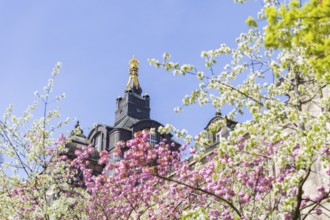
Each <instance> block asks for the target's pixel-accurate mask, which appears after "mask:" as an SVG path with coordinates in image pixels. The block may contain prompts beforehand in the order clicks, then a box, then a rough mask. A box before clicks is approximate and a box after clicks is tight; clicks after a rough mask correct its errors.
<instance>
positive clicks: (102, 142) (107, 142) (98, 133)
mask: <svg viewBox="0 0 330 220" xmlns="http://www.w3.org/2000/svg"><path fill="white" fill-rule="evenodd" d="M129 65H130V68H129V71H128V72H129V75H128V76H129V78H128V82H127V84H126V87H125V89H124V95H123V96H122V97H118V98H117V100H116V110H115V123H114V125H112V126H110V125H104V124H97V125H96V126H95V127H94V128H93V129H92V130H91V131H90V132H89V134H88V135H87V137H86V136H85V135H84V133H83V131H82V130H81V129H80V125H79V122H78V123H77V124H76V126H75V130H76V132H77V133H78V134H77V135H71V138H72V139H71V140H72V141H71V142H70V143H68V144H67V148H69V151H68V154H69V156H70V157H72V158H73V157H75V155H74V150H75V149H76V146H77V145H85V146H86V145H89V144H91V145H93V146H94V147H95V149H96V150H97V151H98V152H101V151H102V150H107V151H108V152H109V153H110V156H111V159H112V160H114V159H115V158H114V157H112V152H113V150H114V148H115V145H116V143H117V142H119V141H127V140H130V139H132V138H133V135H134V133H135V132H138V131H142V130H145V129H147V130H150V129H151V128H153V129H155V130H156V131H157V129H158V128H159V127H160V126H162V124H161V123H160V122H158V121H156V120H153V119H151V118H150V110H151V109H150V96H149V95H148V94H144V95H142V88H141V85H140V82H139V78H138V76H139V73H138V72H139V67H138V65H139V61H138V60H137V59H136V58H135V57H133V58H132V59H131V60H130V61H129ZM164 138H165V139H167V140H168V141H169V142H172V141H173V140H172V135H171V134H166V135H160V134H159V133H157V132H155V133H154V134H151V137H150V139H149V141H150V142H151V143H153V144H155V143H158V142H160V141H161V140H163V139H164ZM178 148H179V144H178V143H176V147H174V148H173V150H177V149H178ZM94 156H95V162H97V159H98V155H97V154H96V155H94ZM92 161H94V160H93V158H92ZM93 170H94V171H97V173H99V172H100V171H101V170H102V169H101V167H97V165H96V163H95V167H94V168H93Z"/></svg>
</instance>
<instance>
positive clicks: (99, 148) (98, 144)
mask: <svg viewBox="0 0 330 220" xmlns="http://www.w3.org/2000/svg"><path fill="white" fill-rule="evenodd" d="M94 146H95V148H96V150H97V151H98V152H101V151H102V134H98V135H97V136H96V137H95V143H94Z"/></svg>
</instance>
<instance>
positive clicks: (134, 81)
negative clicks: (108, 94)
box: [126, 56, 142, 94]
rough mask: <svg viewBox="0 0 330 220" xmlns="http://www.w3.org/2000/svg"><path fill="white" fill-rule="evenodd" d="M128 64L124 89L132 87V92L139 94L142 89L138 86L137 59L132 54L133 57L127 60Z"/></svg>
mask: <svg viewBox="0 0 330 220" xmlns="http://www.w3.org/2000/svg"><path fill="white" fill-rule="evenodd" d="M129 66H130V68H129V79H128V83H127V85H126V91H128V90H130V89H133V91H134V92H136V93H138V94H141V92H142V90H141V88H140V86H139V79H138V75H139V74H138V70H139V68H138V66H139V61H138V60H137V59H136V58H135V56H133V58H132V59H131V60H130V61H129ZM140 90H141V91H140Z"/></svg>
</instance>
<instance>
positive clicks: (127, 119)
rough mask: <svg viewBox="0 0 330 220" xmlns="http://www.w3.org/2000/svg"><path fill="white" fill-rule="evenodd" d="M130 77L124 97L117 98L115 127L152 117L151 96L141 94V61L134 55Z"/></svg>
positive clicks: (129, 124) (130, 62) (123, 126)
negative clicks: (139, 72)
mask: <svg viewBox="0 0 330 220" xmlns="http://www.w3.org/2000/svg"><path fill="white" fill-rule="evenodd" d="M129 65H130V68H129V71H128V72H129V78H128V82H127V85H126V88H125V95H124V97H118V98H117V109H116V116H115V124H114V126H115V127H121V128H128V127H129V126H131V125H132V124H134V123H135V122H137V121H138V120H142V119H150V97H149V95H144V96H141V94H142V88H141V85H140V83H139V78H138V77H139V74H138V71H139V67H138V66H139V61H138V60H137V59H136V58H135V57H133V58H132V59H131V60H130V61H129Z"/></svg>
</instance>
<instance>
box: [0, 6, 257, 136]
mask: <svg viewBox="0 0 330 220" xmlns="http://www.w3.org/2000/svg"><path fill="white" fill-rule="evenodd" d="M259 6H260V3H259V2H258V1H251V2H248V3H247V4H244V5H241V4H235V3H233V1H228V0H226V1H225V0H162V1H159V0H139V1H137V0H118V1H113V0H94V1H92V0H89V1H88V0H56V1H55V0H49V1H47V0H39V1H37V0H29V1H18V0H7V1H5V0H0V64H1V65H0V113H1V115H2V114H3V113H4V110H5V108H6V107H7V106H8V105H9V104H14V105H15V108H16V111H15V113H16V114H17V115H20V114H21V113H22V111H23V109H25V107H26V106H27V105H29V104H31V103H32V102H33V100H35V99H36V97H34V95H33V93H34V91H35V90H42V88H43V86H44V85H45V84H46V83H47V80H48V78H49V77H50V73H51V70H52V68H53V66H54V65H55V64H56V62H57V61H61V62H62V63H63V68H62V71H61V74H60V75H59V76H58V78H57V81H56V82H55V88H56V90H55V92H56V93H61V92H65V93H66V98H65V99H64V101H63V102H62V103H61V104H60V106H61V115H62V116H63V118H66V117H71V118H77V119H79V120H80V123H81V125H82V127H83V128H84V130H85V134H86V133H88V130H89V128H90V127H91V126H92V124H93V123H102V124H108V125H113V122H114V112H115V102H116V98H117V97H118V96H119V95H123V91H124V88H125V85H126V83H127V80H128V68H129V66H128V61H129V60H130V59H131V57H132V56H133V55H135V56H136V57H137V58H138V59H139V61H140V70H139V74H140V76H139V80H140V84H141V86H142V89H143V93H148V94H149V95H150V97H151V117H152V119H154V120H157V121H159V122H161V123H163V124H166V123H171V124H173V125H175V126H176V127H178V128H180V129H182V128H186V129H187V130H188V131H189V132H190V133H192V135H194V134H196V133H198V132H199V131H200V130H202V129H203V128H204V127H205V126H206V124H207V122H208V121H209V119H211V118H212V117H213V116H214V110H213V109H212V108H200V107H192V108H187V109H185V110H184V111H183V112H182V113H180V114H177V113H175V112H174V111H173V108H174V107H176V106H178V105H181V103H182V102H181V100H182V98H183V97H184V95H185V94H188V93H190V91H192V90H193V89H194V88H197V86H198V81H197V79H195V78H194V77H192V76H186V77H174V76H173V75H172V74H171V73H166V72H164V71H161V70H158V69H155V68H154V67H152V66H149V64H148V62H147V59H148V58H157V59H161V57H162V54H163V52H168V53H170V54H171V55H172V59H173V61H177V62H180V63H182V64H183V63H191V64H196V66H197V67H198V68H200V69H202V68H203V60H202V58H201V57H200V53H201V51H202V50H209V49H215V48H217V47H218V46H219V45H220V44H221V43H227V44H228V45H235V38H236V37H237V36H239V34H240V33H241V32H244V31H246V30H247V27H246V25H245V22H244V21H245V20H246V18H247V17H248V16H249V15H253V16H255V15H256V12H257V9H258V7H259ZM220 69H221V65H219V70H220ZM71 127H73V122H72V123H71V125H70V127H66V128H64V130H63V132H66V131H69V130H70V129H71Z"/></svg>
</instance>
